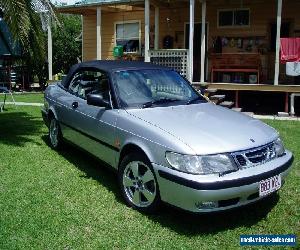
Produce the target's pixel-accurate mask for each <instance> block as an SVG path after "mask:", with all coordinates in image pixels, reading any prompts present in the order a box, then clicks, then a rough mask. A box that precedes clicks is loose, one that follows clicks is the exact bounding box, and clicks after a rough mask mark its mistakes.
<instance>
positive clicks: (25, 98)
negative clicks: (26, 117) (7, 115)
mask: <svg viewBox="0 0 300 250" xmlns="http://www.w3.org/2000/svg"><path fill="white" fill-rule="evenodd" d="M13 96H14V99H15V101H16V102H34V103H44V94H41V93H22V94H19V93H18V94H13ZM3 98H4V97H3V95H0V102H2V101H3ZM6 101H7V102H12V98H11V96H10V95H7V99H6Z"/></svg>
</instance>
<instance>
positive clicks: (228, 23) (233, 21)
mask: <svg viewBox="0 0 300 250" xmlns="http://www.w3.org/2000/svg"><path fill="white" fill-rule="evenodd" d="M218 25H219V27H241V26H249V25H250V10H249V9H236V10H219V11H218Z"/></svg>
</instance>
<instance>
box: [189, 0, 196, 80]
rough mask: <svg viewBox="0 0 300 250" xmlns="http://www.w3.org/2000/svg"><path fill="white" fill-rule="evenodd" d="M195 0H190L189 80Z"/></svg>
mask: <svg viewBox="0 0 300 250" xmlns="http://www.w3.org/2000/svg"><path fill="white" fill-rule="evenodd" d="M194 11H195V0H190V34H189V65H188V66H189V80H190V81H191V82H192V81H193V64H194V14H195V12H194Z"/></svg>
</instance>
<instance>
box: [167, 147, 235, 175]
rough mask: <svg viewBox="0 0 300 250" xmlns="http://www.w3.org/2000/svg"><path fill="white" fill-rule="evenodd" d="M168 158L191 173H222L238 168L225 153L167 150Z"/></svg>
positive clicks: (173, 163) (183, 170)
mask: <svg viewBox="0 0 300 250" xmlns="http://www.w3.org/2000/svg"><path fill="white" fill-rule="evenodd" d="M166 159H167V161H168V163H169V164H170V165H171V166H172V167H173V168H175V169H177V170H179V171H182V172H186V173H191V174H214V173H218V174H222V173H224V172H231V171H236V170H238V169H237V166H236V165H235V164H234V163H233V161H232V160H231V158H230V157H229V156H228V155H225V154H218V155H205V156H195V155H182V154H177V153H173V152H167V153H166Z"/></svg>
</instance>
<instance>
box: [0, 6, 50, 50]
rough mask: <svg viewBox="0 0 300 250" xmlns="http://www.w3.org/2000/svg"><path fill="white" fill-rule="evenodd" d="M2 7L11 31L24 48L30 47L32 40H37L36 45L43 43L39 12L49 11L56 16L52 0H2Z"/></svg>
mask: <svg viewBox="0 0 300 250" xmlns="http://www.w3.org/2000/svg"><path fill="white" fill-rule="evenodd" d="M0 7H1V9H2V11H3V13H4V15H3V18H4V20H5V22H6V23H7V25H8V27H9V28H10V32H11V33H12V35H13V37H14V39H15V40H16V41H18V42H20V44H21V45H22V46H23V48H28V45H30V43H32V42H33V41H32V40H34V41H35V42H37V44H35V45H40V44H41V35H42V28H41V21H40V17H39V12H41V11H48V13H49V14H50V15H51V16H52V17H55V18H56V16H55V13H54V9H53V5H52V4H51V2H50V0H0ZM39 47H40V46H39Z"/></svg>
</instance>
